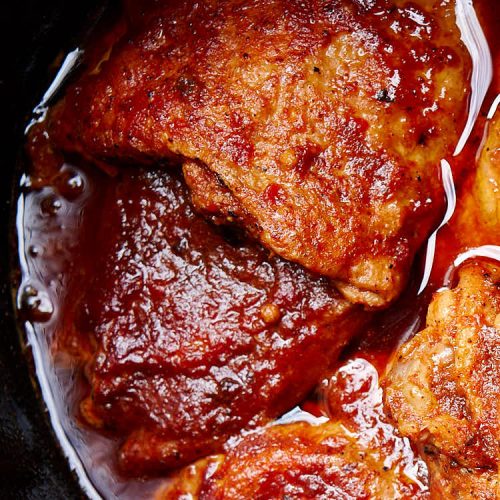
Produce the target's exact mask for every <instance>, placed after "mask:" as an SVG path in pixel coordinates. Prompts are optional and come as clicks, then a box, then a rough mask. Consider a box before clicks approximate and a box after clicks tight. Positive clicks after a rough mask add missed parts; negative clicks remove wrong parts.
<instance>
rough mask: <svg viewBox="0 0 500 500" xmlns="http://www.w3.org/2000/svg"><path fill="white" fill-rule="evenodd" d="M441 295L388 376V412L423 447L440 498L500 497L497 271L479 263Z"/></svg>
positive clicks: (462, 271)
mask: <svg viewBox="0 0 500 500" xmlns="http://www.w3.org/2000/svg"><path fill="white" fill-rule="evenodd" d="M459 277H460V279H459V282H458V285H457V286H456V287H455V288H453V289H451V290H450V289H446V290H444V291H441V292H438V293H437V294H436V296H435V298H434V300H433V302H432V303H431V305H430V307H429V312H428V316H427V328H426V329H425V330H423V331H422V332H420V333H418V334H417V335H416V336H415V337H414V338H412V339H411V340H410V341H409V342H408V343H406V344H405V345H403V346H402V347H401V349H400V350H399V352H398V353H397V355H396V356H395V360H394V364H393V366H392V369H391V371H390V373H389V375H388V377H387V381H386V384H387V387H386V402H387V406H388V410H389V412H390V414H391V415H392V417H393V419H394V420H395V421H396V423H397V426H398V428H399V430H400V431H401V433H402V434H403V435H405V436H408V437H409V438H410V439H411V440H412V441H414V442H415V443H418V444H419V445H420V447H421V449H422V452H423V456H424V457H425V458H426V461H427V463H428V465H429V469H430V473H431V487H432V490H433V492H434V496H435V498H457V499H469V498H480V499H490V498H491V499H494V498H499V496H500V485H499V464H500V460H499V458H500V412H499V410H500V266H499V265H498V264H493V263H491V262H482V261H476V262H473V263H470V264H466V265H465V266H464V267H463V268H462V269H460V271H459Z"/></svg>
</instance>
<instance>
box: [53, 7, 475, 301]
mask: <svg viewBox="0 0 500 500" xmlns="http://www.w3.org/2000/svg"><path fill="white" fill-rule="evenodd" d="M157 4H158V5H157V10H156V11H155V12H154V13H153V14H149V15H148V16H146V18H145V20H143V21H141V22H137V23H136V24H135V25H134V27H133V28H131V29H130V30H129V31H128V32H127V33H126V34H125V35H124V36H123V37H122V39H121V41H119V42H118V43H116V44H115V46H114V47H113V49H112V50H111V53H110V51H109V47H105V48H104V49H103V52H105V54H104V55H103V58H102V61H100V63H99V64H98V66H97V67H95V68H89V69H88V71H87V72H85V73H84V74H83V76H81V78H80V79H78V80H77V81H76V82H75V83H74V84H73V85H72V86H70V87H69V89H68V91H67V93H66V96H65V98H64V99H63V100H62V101H61V102H60V103H59V105H58V106H56V109H55V110H54V111H53V112H52V113H51V116H50V117H49V119H50V123H51V129H52V132H51V133H52V135H53V136H54V137H55V138H56V140H57V142H58V144H59V146H60V147H61V148H63V149H65V150H66V151H70V152H78V153H80V154H83V155H85V156H87V157H88V158H90V159H92V160H94V161H97V162H99V161H102V160H106V161H110V160H117V161H133V162H135V163H137V162H143V163H153V162H158V161H164V162H167V163H169V162H170V163H172V162H174V163H175V162H185V165H184V171H185V173H186V177H187V180H188V183H189V186H190V188H191V189H192V192H193V199H194V201H195V202H196V204H197V206H198V209H199V210H202V211H204V212H205V213H206V214H208V215H211V216H213V217H214V220H216V221H217V222H234V221H236V222H239V223H240V224H241V225H242V226H243V227H245V228H246V230H247V231H248V232H249V233H251V234H253V235H254V236H255V237H256V238H258V239H259V240H260V241H261V242H262V243H263V244H264V245H265V246H266V247H267V248H269V249H271V250H273V251H274V252H275V253H277V254H278V255H280V256H282V257H283V258H285V259H287V260H290V261H294V262H297V263H300V264H301V265H303V266H304V267H306V268H307V269H309V270H311V271H313V272H316V273H320V274H322V275H325V276H328V277H330V278H332V279H333V280H334V281H335V282H336V284H337V286H338V288H339V289H340V290H341V292H342V293H343V294H344V295H345V296H346V297H348V298H349V299H351V301H354V302H360V303H363V304H366V305H368V306H372V307H381V306H384V305H387V304H388V303H389V302H390V301H391V300H393V299H394V298H395V297H396V296H397V295H398V294H399V293H400V291H401V290H402V288H403V286H404V284H405V282H406V278H407V275H408V272H409V268H410V266H411V263H412V260H413V256H414V253H415V251H416V249H417V248H418V247H419V246H420V244H421V243H422V242H423V240H424V238H425V236H426V235H427V234H428V233H429V232H430V230H431V228H432V227H433V225H434V224H435V223H436V222H437V219H438V218H439V216H440V211H441V207H442V202H443V196H442V191H441V186H440V181H439V175H438V171H439V161H440V159H441V158H442V157H444V156H446V155H447V154H449V153H450V152H451V151H452V148H453V147H454V146H455V143H456V141H457V136H458V133H459V132H460V131H461V127H462V122H463V118H464V114H465V109H466V103H467V98H466V97H467V91H468V83H467V79H468V73H469V69H470V68H469V66H470V64H469V59H468V56H467V55H466V51H465V50H464V47H463V45H462V44H461V42H460V34H459V31H458V28H457V27H456V25H455V16H454V2H453V1H452V0H439V1H438V0H435V1H433V0H417V1H413V2H411V3H410V2H408V3H407V2H403V1H399V0H393V1H386V0H373V1H369V2H367V1H361V0H333V1H332V0H311V1H307V2H303V1H299V0H265V1H263V0H217V1H216V0H212V1H206V2H191V1H187V0H185V1H181V0H177V1H170V2H158V3H157Z"/></svg>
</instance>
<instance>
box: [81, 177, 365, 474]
mask: <svg viewBox="0 0 500 500" xmlns="http://www.w3.org/2000/svg"><path fill="white" fill-rule="evenodd" d="M105 197H106V200H105V203H104V205H103V207H102V210H103V212H104V213H106V218H105V222H103V223H102V227H101V228H100V230H99V233H97V236H95V231H94V232H93V233H92V234H93V235H94V237H96V244H97V245H99V248H98V249H96V250H97V251H96V255H100V256H101V258H100V262H97V263H96V264H95V266H94V273H95V276H96V277H95V279H94V283H93V285H92V287H91V288H90V290H89V291H88V292H87V294H86V298H85V300H84V307H83V309H84V310H85V311H86V314H85V315H84V316H83V318H82V319H81V320H80V322H79V325H80V328H83V333H87V332H89V333H90V334H91V336H92V337H93V338H94V339H95V344H96V346H97V347H96V349H97V352H96V354H95V357H94V361H93V363H92V364H91V365H90V366H89V368H88V376H89V379H90V383H91V388H92V393H91V398H90V399H89V400H87V401H85V403H84V404H83V405H82V410H83V413H84V416H85V417H86V418H87V420H88V421H89V422H90V423H92V424H93V425H96V426H99V427H104V428H105V429H106V428H107V429H111V430H113V431H115V432H118V434H119V435H121V436H123V437H124V438H125V440H124V444H123V446H122V448H121V453H120V464H121V467H122V469H123V470H124V471H126V472H127V473H128V474H130V475H134V476H137V475H141V474H145V473H155V472H156V473H157V472H160V471H165V470H168V469H172V468H175V467H178V466H180V465H184V464H186V463H189V462H190V461H192V460H194V459H196V458H199V457H201V456H205V455H207V454H209V453H213V452H216V451H218V450H219V449H220V447H221V446H222V444H223V443H224V442H225V440H226V439H227V438H228V437H230V436H231V435H235V434H237V433H238V432H239V431H240V430H241V429H243V428H247V427H252V426H255V425H258V424H262V423H266V422H268V421H269V420H272V419H274V418H276V417H278V416H279V415H280V414H282V413H284V412H286V411H287V410H288V409H289V408H291V407H293V406H294V405H296V404H297V403H298V402H299V401H300V400H301V399H302V398H304V397H305V396H306V394H307V393H308V391H310V390H311V389H312V388H313V386H314V385H315V384H316V383H317V381H318V380H319V379H320V377H321V376H322V375H323V374H324V372H325V370H326V369H327V368H328V367H329V366H330V365H331V363H332V362H334V361H335V359H336V357H337V356H338V354H339V352H340V350H341V349H342V347H343V346H344V345H345V344H346V342H347V341H348V340H349V339H350V338H352V336H353V335H354V334H355V333H356V332H357V331H359V329H360V326H361V325H362V324H363V323H364V322H366V320H367V317H368V315H367V313H365V312H364V311H363V310H362V308H360V307H359V306H353V305H352V304H349V303H348V302H347V301H346V300H344V299H343V298H342V297H341V296H340V295H339V293H338V292H337V291H336V290H335V289H334V287H333V286H332V285H331V284H330V283H329V282H328V281H327V280H325V279H324V278H321V277H315V276H312V275H311V274H309V273H308V272H307V271H304V270H303V269H302V268H300V266H298V265H296V264H293V263H289V262H286V261H284V260H282V259H280V258H279V257H276V256H271V257H270V256H269V255H268V252H267V251H266V250H265V249H263V248H262V247H260V246H259V245H257V244H255V243H252V242H248V241H246V240H245V239H241V238H239V237H237V235H232V234H229V235H226V234H224V233H223V232H221V231H220V230H218V229H217V228H215V226H212V225H211V224H209V223H207V222H206V221H205V220H204V219H203V218H202V217H200V216H199V215H196V214H194V213H193V210H192V208H191V205H190V203H189V200H188V194H187V190H186V188H185V186H184V185H183V184H182V183H181V182H180V181H179V180H178V179H177V178H176V177H171V175H170V174H169V173H167V172H165V171H149V172H145V171H143V170H142V169H136V170H134V169H125V170H123V171H122V177H120V176H119V177H117V178H116V179H115V180H114V182H113V185H112V189H111V190H110V192H107V193H106V195H105ZM81 325H85V326H84V327H82V326H81Z"/></svg>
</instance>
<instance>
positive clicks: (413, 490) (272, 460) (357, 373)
mask: <svg viewBox="0 0 500 500" xmlns="http://www.w3.org/2000/svg"><path fill="white" fill-rule="evenodd" d="M332 381H333V384H331V386H330V390H329V392H330V394H331V398H330V399H331V401H330V404H332V403H333V405H334V408H332V410H333V411H332V412H331V420H330V421H327V422H326V423H321V421H320V420H319V419H315V418H312V416H311V415H307V414H305V416H303V415H304V414H300V413H299V414H298V415H297V416H296V417H295V418H296V419H297V420H298V421H295V422H292V423H282V424H280V423H278V424H275V425H272V426H269V427H266V428H264V429H261V430H258V431H255V432H253V433H251V434H249V435H246V436H245V437H243V438H241V439H240V440H239V442H237V443H231V446H229V447H228V451H227V453H226V454H225V455H217V456H215V457H210V458H208V459H205V460H203V461H200V462H199V463H197V464H194V465H192V466H189V467H187V468H186V469H184V470H183V471H182V472H181V473H180V474H179V476H178V477H177V478H176V479H175V480H174V481H173V483H172V484H171V485H169V486H168V487H167V488H166V489H165V490H164V491H163V492H161V493H159V495H158V496H157V499H158V500H160V499H163V500H166V499H168V500H171V499H177V498H194V499H199V500H205V499H207V500H208V499H210V500H219V499H231V500H246V499H248V498H252V499H258V500H267V499H278V498H304V499H305V498H310V499H313V498H314V499H316V500H329V499H337V498H338V499H349V498H356V499H368V498H370V499H380V500H386V499H391V498H399V499H403V498H404V499H420V498H428V489H427V484H426V475H425V474H426V467H425V464H424V463H423V462H422V461H421V460H420V459H418V458H416V457H415V456H414V454H413V451H412V449H411V447H410V445H409V442H408V441H407V440H404V439H403V438H401V437H400V436H399V435H398V434H397V431H395V430H394V428H393V427H392V426H391V425H390V424H389V423H388V422H387V421H386V419H385V417H384V414H383V409H382V391H381V389H380V388H379V387H378V378H377V372H376V370H375V369H374V368H373V366H371V365H370V364H369V363H368V362H366V361H364V360H362V359H356V360H352V361H350V362H349V363H348V364H347V365H345V366H343V367H342V368H341V369H340V370H339V371H338V372H337V374H336V375H335V376H334V377H333V378H332ZM301 417H302V418H303V419H305V421H301ZM324 420H326V419H324ZM188 494H190V495H191V496H190V497H188V496H187V495H188ZM183 495H185V496H183Z"/></svg>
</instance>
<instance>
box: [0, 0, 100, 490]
mask: <svg viewBox="0 0 500 500" xmlns="http://www.w3.org/2000/svg"><path fill="white" fill-rule="evenodd" d="M103 9H104V5H103V2H97V1H95V0H87V1H80V2H65V1H63V0H47V1H44V2H39V1H37V0H17V1H16V2H8V3H7V4H6V5H4V6H2V15H0V20H1V21H0V37H1V38H2V40H1V42H2V43H1V47H2V48H1V50H2V57H1V60H2V65H1V70H0V72H1V73H0V95H1V102H2V120H1V125H0V127H1V138H2V140H1V143H2V146H3V147H2V158H1V162H2V167H1V172H2V174H1V175H2V181H1V183H0V189H1V198H0V199H1V204H0V224H1V228H0V230H1V234H2V235H3V238H2V240H1V241H2V244H1V249H0V252H1V253H0V256H1V260H0V262H1V264H0V280H1V281H0V282H1V301H0V332H1V334H0V335H1V337H0V374H1V384H0V471H1V472H0V478H1V479H0V498H2V499H9V498H16V499H21V498H22V499H25V498H26V499H38V498H40V499H42V498H51V499H58V498H61V499H63V498H64V499H69V498H80V497H81V496H82V493H81V490H80V488H79V486H78V482H77V481H76V478H75V477H74V475H73V473H72V472H71V471H70V469H69V467H68V465H67V462H66V460H65V458H64V456H63V454H62V452H61V451H60V448H59V446H58V444H57V442H56V440H55V438H54V436H53V433H52V430H51V427H50V424H49V422H48V419H47V416H46V413H45V410H44V407H43V402H42V401H41V399H40V397H39V396H38V394H37V391H36V389H35V388H34V383H33V378H32V371H31V367H30V366H29V362H28V361H27V360H28V359H29V356H26V353H25V348H23V346H22V341H21V340H20V339H21V337H20V334H19V331H18V330H17V328H16V320H15V315H14V304H13V294H12V283H13V282H14V283H15V281H16V273H17V271H16V265H17V249H16V246H15V234H14V229H13V228H14V224H13V222H14V220H13V219H14V200H15V199H16V186H17V184H18V179H19V175H20V165H19V164H20V160H21V158H22V147H23V138H24V129H25V127H26V125H27V123H28V122H29V120H30V115H31V110H32V109H33V108H34V107H35V105H36V104H37V103H38V102H39V101H40V99H41V97H42V95H43V93H44V91H45V90H46V88H47V87H48V85H49V84H50V81H51V78H52V77H53V76H54V71H55V68H53V69H51V66H52V65H53V63H54V61H56V60H57V58H58V56H60V55H61V54H64V53H66V52H68V51H69V50H72V49H74V48H75V47H76V46H77V45H78V43H79V41H81V40H82V38H83V37H84V36H85V34H86V33H87V32H88V31H89V30H90V29H91V28H92V26H93V25H94V23H95V22H96V20H97V19H98V18H99V17H100V16H101V15H102V12H103ZM7 235H8V237H7Z"/></svg>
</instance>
